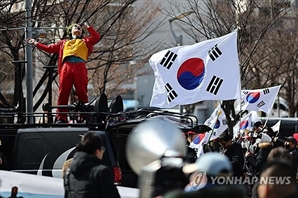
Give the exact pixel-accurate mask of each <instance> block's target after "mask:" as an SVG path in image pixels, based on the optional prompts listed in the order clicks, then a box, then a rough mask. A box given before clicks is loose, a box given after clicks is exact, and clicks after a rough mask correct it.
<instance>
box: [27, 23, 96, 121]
mask: <svg viewBox="0 0 298 198" xmlns="http://www.w3.org/2000/svg"><path fill="white" fill-rule="evenodd" d="M83 29H85V30H87V31H88V32H89V34H90V35H89V36H83ZM67 33H68V35H69V39H63V40H60V41H59V42H58V43H55V44H50V45H45V44H42V43H40V42H37V41H36V40H35V39H28V43H29V44H32V45H35V46H36V47H37V48H38V49H40V50H43V51H45V52H48V53H56V54H58V74H59V76H60V77H59V96H58V102H57V104H58V105H67V104H68V100H69V96H70V92H71V89H72V86H73V85H74V87H75V91H76V94H77V96H78V100H79V102H80V103H87V102H88V95H87V85H88V74H87V68H86V62H87V59H88V57H89V55H90V54H91V53H92V51H93V46H94V45H95V44H96V43H97V42H98V41H99V39H100V35H99V33H98V32H96V31H95V29H94V28H93V27H92V26H89V25H88V24H87V23H86V22H85V23H83V24H82V25H81V24H72V25H70V26H69V27H68V29H67ZM65 112H67V109H63V108H58V109H57V113H58V114H57V121H56V123H66V122H67V114H66V113H65ZM82 117H83V116H82ZM83 119H84V118H82V119H81V121H83Z"/></svg>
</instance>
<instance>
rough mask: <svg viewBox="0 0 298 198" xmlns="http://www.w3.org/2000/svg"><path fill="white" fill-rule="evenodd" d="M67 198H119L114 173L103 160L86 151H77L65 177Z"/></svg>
mask: <svg viewBox="0 0 298 198" xmlns="http://www.w3.org/2000/svg"><path fill="white" fill-rule="evenodd" d="M64 188H65V194H66V196H65V197H67V198H105V197H107V198H110V197H113V198H118V197H120V195H119V193H118V189H117V188H116V186H115V185H114V181H113V174H112V171H111V169H110V168H109V167H107V166H105V165H103V164H102V160H100V159H98V158H96V157H95V156H94V155H90V154H88V153H85V152H77V153H76V154H75V157H74V160H73V162H72V163H71V166H70V170H69V172H67V173H66V174H65V177H64Z"/></svg>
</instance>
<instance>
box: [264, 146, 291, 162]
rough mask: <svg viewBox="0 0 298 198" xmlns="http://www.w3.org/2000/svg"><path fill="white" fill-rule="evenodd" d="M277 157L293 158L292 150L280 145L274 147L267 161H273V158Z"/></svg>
mask: <svg viewBox="0 0 298 198" xmlns="http://www.w3.org/2000/svg"><path fill="white" fill-rule="evenodd" d="M276 159H285V160H289V161H291V160H292V157H291V155H290V151H289V150H287V149H285V148H283V147H281V146H279V147H276V148H273V149H272V150H271V151H270V152H269V154H268V157H267V161H272V160H276Z"/></svg>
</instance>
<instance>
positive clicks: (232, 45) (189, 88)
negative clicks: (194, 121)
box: [149, 31, 241, 108]
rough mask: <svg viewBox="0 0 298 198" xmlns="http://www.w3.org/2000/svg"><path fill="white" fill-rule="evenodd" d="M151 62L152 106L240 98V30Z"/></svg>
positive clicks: (167, 52) (170, 51) (156, 56)
mask: <svg viewBox="0 0 298 198" xmlns="http://www.w3.org/2000/svg"><path fill="white" fill-rule="evenodd" d="M149 63H150V65H151V67H152V69H153V71H154V75H155V84H154V87H153V93H152V98H151V103H150V106H154V107H160V108H171V107H174V106H176V105H185V104H192V103H195V102H199V101H203V100H230V99H237V98H240V95H241V94H240V87H241V85H240V83H241V82H240V69H239V60H238V52H237V31H234V32H232V33H230V34H227V35H225V36H222V37H219V38H215V39H210V40H206V41H203V42H200V43H197V44H194V45H190V46H179V47H174V48H171V49H167V50H164V51H161V52H158V53H156V54H154V55H152V57H151V58H150V60H149Z"/></svg>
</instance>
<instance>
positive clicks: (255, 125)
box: [253, 121, 264, 133]
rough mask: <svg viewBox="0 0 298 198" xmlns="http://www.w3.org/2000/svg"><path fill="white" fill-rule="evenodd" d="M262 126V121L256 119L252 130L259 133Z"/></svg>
mask: <svg viewBox="0 0 298 198" xmlns="http://www.w3.org/2000/svg"><path fill="white" fill-rule="evenodd" d="M263 127H264V124H263V122H261V121H258V122H255V123H254V127H253V128H254V131H255V132H256V133H260V132H261V131H262V129H263Z"/></svg>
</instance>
